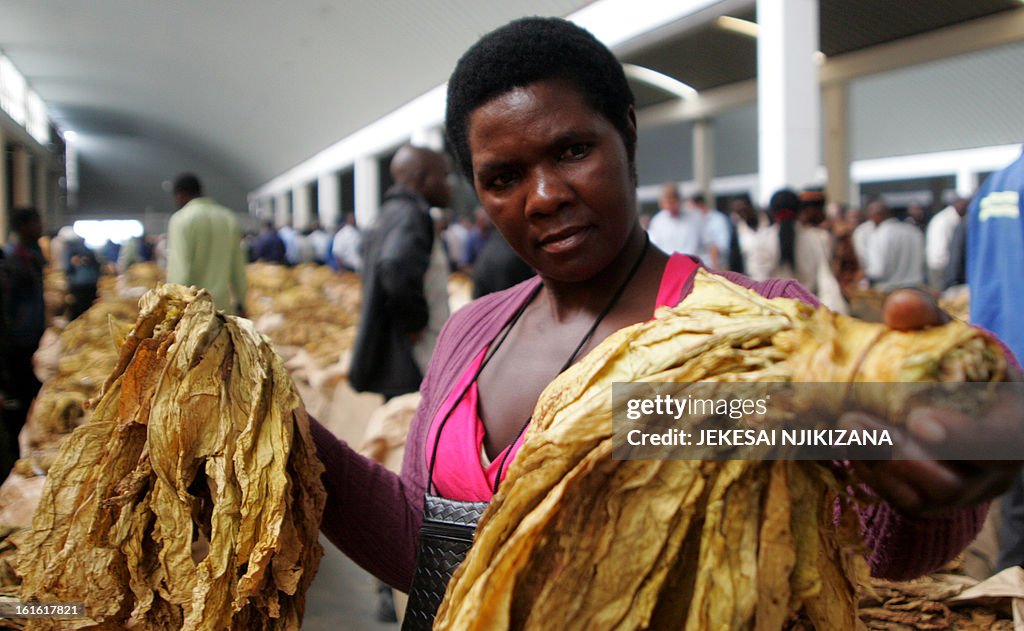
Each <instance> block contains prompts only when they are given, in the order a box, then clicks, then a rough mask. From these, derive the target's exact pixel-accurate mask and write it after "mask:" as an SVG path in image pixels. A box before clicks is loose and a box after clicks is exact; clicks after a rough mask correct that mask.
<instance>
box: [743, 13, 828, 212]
mask: <svg viewBox="0 0 1024 631" xmlns="http://www.w3.org/2000/svg"><path fill="white" fill-rule="evenodd" d="M757 21H758V25H759V30H758V38H757V103H758V137H759V145H758V166H759V171H760V179H761V182H760V188H761V191H760V195H759V197H760V198H761V201H762V202H767V199H768V197H770V196H771V194H772V193H773V192H774V191H775V190H777V189H779V188H781V187H784V186H793V187H798V188H799V187H803V186H805V185H807V184H811V183H814V182H815V179H816V178H815V171H816V170H817V168H818V165H820V164H821V157H820V156H821V123H820V119H821V106H820V103H821V90H820V88H819V84H818V67H817V65H816V64H815V62H814V53H815V51H817V50H818V0H758V1H757Z"/></svg>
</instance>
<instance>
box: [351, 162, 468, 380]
mask: <svg viewBox="0 0 1024 631" xmlns="http://www.w3.org/2000/svg"><path fill="white" fill-rule="evenodd" d="M391 175H392V177H393V178H394V180H395V185H394V186H392V187H391V188H390V189H388V191H387V193H385V196H384V203H383V204H382V205H381V209H380V215H379V216H378V218H377V221H376V223H375V224H374V225H373V227H372V228H371V229H370V230H368V231H367V233H366V234H365V235H364V240H363V248H364V249H363V255H364V262H363V298H362V306H361V313H360V320H359V322H360V324H359V333H358V335H357V336H356V343H355V347H354V348H353V352H352V364H351V366H350V369H349V382H350V383H351V384H352V387H353V388H355V389H356V390H358V391H360V392H376V393H379V394H382V395H384V397H385V398H386V399H390V398H392V397H396V396H399V395H402V394H406V393H409V392H415V391H417V390H418V389H419V386H420V381H421V380H422V379H423V373H422V370H423V368H422V367H421V366H420V364H419V363H418V362H417V361H416V355H417V354H422V353H421V352H420V351H421V349H422V346H423V344H422V343H421V342H422V341H423V338H424V337H425V336H427V335H428V333H429V331H428V330H427V327H428V323H429V322H430V320H431V303H432V302H437V301H436V300H434V301H430V300H428V294H427V290H426V286H425V277H426V276H427V273H428V270H429V269H431V253H432V250H433V247H434V245H435V244H434V228H433V222H432V220H431V218H430V209H431V208H432V207H442V208H443V207H446V206H447V205H448V202H449V198H450V195H451V191H450V188H449V185H448V160H447V159H446V157H445V155H444V154H442V153H438V152H436V151H431V150H429V149H424V148H421V147H412V146H409V145H406V146H403V147H402V148H400V149H399V150H398V152H396V153H395V157H394V158H393V159H392V160H391ZM434 275H436V274H434ZM444 315H445V316H447V312H445V314H444ZM435 319H436V317H435ZM417 345H419V347H420V349H417V348H416V347H417ZM427 354H428V355H429V353H427Z"/></svg>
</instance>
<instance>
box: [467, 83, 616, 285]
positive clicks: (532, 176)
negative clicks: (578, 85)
mask: <svg viewBox="0 0 1024 631" xmlns="http://www.w3.org/2000/svg"><path fill="white" fill-rule="evenodd" d="M632 133H635V130H634V131H633V132H632ZM469 149H470V155H471V156H472V161H473V184H474V186H475V187H476V192H477V195H478V197H479V198H480V202H481V204H483V206H484V208H486V209H487V212H488V214H490V216H491V220H492V221H493V222H494V225H495V226H496V227H497V228H498V230H500V231H501V233H502V234H503V235H504V236H505V238H506V239H507V240H508V242H509V244H510V245H511V246H512V247H513V249H515V251H516V252H518V253H519V255H520V256H521V257H523V259H524V260H525V261H526V262H527V263H528V264H529V265H530V266H531V267H533V268H534V269H536V270H537V271H538V272H539V273H540V274H541V275H542V276H544V277H547V278H551V279H554V280H559V281H562V282H578V281H584V280H587V279H590V278H592V277H594V276H595V275H596V274H598V273H599V272H601V271H602V270H604V269H605V268H606V267H607V266H608V265H609V264H610V263H611V262H612V261H613V260H614V259H615V257H616V256H617V255H618V254H619V252H620V251H621V250H622V248H623V246H624V245H625V243H626V240H627V239H628V237H629V235H630V232H631V231H632V230H633V228H634V225H635V222H636V189H635V186H634V184H633V181H632V179H631V177H630V164H629V157H628V155H627V153H626V147H625V144H624V143H623V141H622V136H620V135H619V132H618V131H617V130H616V129H615V127H614V126H613V125H612V124H611V122H609V121H608V120H607V119H606V118H604V116H602V115H600V114H599V113H597V112H595V111H594V110H593V109H591V108H590V107H589V106H588V105H587V104H586V103H585V102H584V100H583V97H582V96H581V95H580V94H579V92H577V91H576V90H575V89H574V88H572V87H570V86H568V85H567V84H565V83H562V82H559V81H540V82H537V83H533V84H531V85H529V86H527V87H525V88H515V89H513V90H511V91H509V92H506V93H504V94H502V95H501V96H498V97H496V98H494V99H492V100H491V101H488V102H487V103H485V104H484V105H482V106H480V107H478V108H477V109H475V110H473V112H472V113H471V114H470V117H469Z"/></svg>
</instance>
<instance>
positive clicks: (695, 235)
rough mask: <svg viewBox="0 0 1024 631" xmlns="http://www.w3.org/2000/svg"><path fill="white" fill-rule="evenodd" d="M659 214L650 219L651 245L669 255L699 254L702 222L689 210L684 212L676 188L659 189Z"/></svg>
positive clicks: (667, 185)
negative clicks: (675, 253)
mask: <svg viewBox="0 0 1024 631" xmlns="http://www.w3.org/2000/svg"><path fill="white" fill-rule="evenodd" d="M658 207H659V208H660V210H659V211H658V212H657V213H655V214H654V216H653V217H651V222H650V224H648V226H647V234H649V235H650V237H651V243H653V244H654V245H656V246H658V247H659V248H661V249H662V250H664V251H665V252H668V253H669V254H671V253H673V252H681V253H683V254H700V246H701V230H702V229H703V224H704V222H703V219H702V217H701V216H700V215H699V214H698V213H697V212H696V210H694V209H692V208H683V207H682V200H681V199H680V198H679V187H678V185H677V184H676V183H675V182H667V183H666V184H664V185H663V186H662V187H661V197H659V198H658Z"/></svg>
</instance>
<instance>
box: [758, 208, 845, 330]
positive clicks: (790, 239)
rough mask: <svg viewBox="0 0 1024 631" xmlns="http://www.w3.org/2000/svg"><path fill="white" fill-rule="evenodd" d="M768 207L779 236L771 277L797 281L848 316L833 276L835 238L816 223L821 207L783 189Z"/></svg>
mask: <svg viewBox="0 0 1024 631" xmlns="http://www.w3.org/2000/svg"><path fill="white" fill-rule="evenodd" d="M768 207H769V212H771V215H772V218H773V219H774V220H775V224H774V229H775V231H776V233H777V235H778V237H777V240H776V243H777V250H776V253H775V268H774V269H773V270H772V271H771V273H770V276H774V277H776V278H795V279H796V280H798V281H799V282H800V283H801V284H802V285H803V286H804V287H807V288H808V289H810V290H811V291H812V292H814V294H815V295H816V296H817V297H818V299H819V300H821V302H822V304H824V305H825V306H826V307H828V308H829V309H831V310H833V311H836V312H838V313H844V314H845V313H848V312H849V308H848V306H847V304H846V299H845V298H843V294H842V291H840V289H839V281H837V280H836V277H835V274H833V273H832V236H831V235H830V234H829V233H828V232H827V231H825V230H824V229H822V228H819V227H818V226H817V225H816V222H815V219H816V218H815V217H814V215H815V213H817V214H819V215H820V214H821V213H820V206H818V205H816V204H815V203H811V204H808V203H806V202H802V201H801V199H800V197H799V196H798V195H797V194H796V193H795V192H793V191H791V190H789V189H782V190H779V191H776V192H775V194H774V195H772V198H771V200H770V201H769V202H768ZM821 218H824V217H823V215H822V217H821ZM818 223H820V220H819V221H818Z"/></svg>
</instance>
